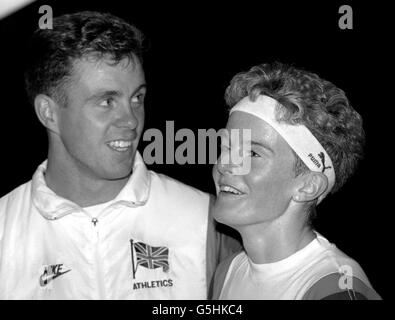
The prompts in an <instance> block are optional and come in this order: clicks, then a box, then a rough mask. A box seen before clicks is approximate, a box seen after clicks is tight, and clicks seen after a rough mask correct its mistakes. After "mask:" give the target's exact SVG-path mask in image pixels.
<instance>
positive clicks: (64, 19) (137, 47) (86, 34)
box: [25, 11, 144, 105]
mask: <svg viewBox="0 0 395 320" xmlns="http://www.w3.org/2000/svg"><path fill="white" fill-rule="evenodd" d="M143 38H144V37H143V34H142V32H141V31H140V30H138V29H137V28H136V27H134V26H133V25H131V24H129V23H127V22H125V21H124V20H122V19H120V18H118V17H115V16H113V15H111V14H109V13H99V12H93V11H84V12H78V13H73V14H65V15H62V16H59V17H56V18H54V19H53V29H37V30H36V31H35V33H34V34H33V37H32V39H31V41H30V48H29V52H28V55H27V56H28V61H26V64H27V68H26V72H25V84H26V91H27V94H28V97H29V100H30V101H31V102H32V103H34V99H35V97H36V96H37V95H38V94H46V95H48V96H51V97H52V98H54V99H55V100H56V101H57V102H58V103H62V104H64V105H65V104H66V100H65V99H66V97H65V95H64V90H63V88H64V85H65V84H66V83H67V80H68V79H69V78H70V76H71V74H72V69H73V61H75V60H76V59H79V58H82V57H85V56H90V55H92V56H94V57H95V58H97V59H103V58H105V59H109V60H111V61H112V62H114V64H117V63H119V61H121V60H123V59H124V58H129V59H131V60H132V61H134V60H135V58H137V59H138V60H139V62H140V63H142V54H143V51H144V47H143Z"/></svg>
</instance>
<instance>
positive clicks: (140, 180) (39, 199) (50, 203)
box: [32, 152, 151, 220]
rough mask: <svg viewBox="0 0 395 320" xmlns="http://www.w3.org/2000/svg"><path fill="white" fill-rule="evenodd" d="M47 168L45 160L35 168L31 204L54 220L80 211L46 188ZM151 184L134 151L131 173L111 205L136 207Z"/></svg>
mask: <svg viewBox="0 0 395 320" xmlns="http://www.w3.org/2000/svg"><path fill="white" fill-rule="evenodd" d="M46 169H47V160H45V161H44V162H43V163H42V164H41V165H40V166H39V167H38V168H37V170H36V172H35V173H34V175H33V179H32V199H33V204H34V205H35V206H36V208H37V209H38V211H39V212H40V213H41V215H43V216H44V217H45V218H47V219H50V220H56V219H59V218H62V217H64V216H66V215H68V214H70V213H73V212H81V211H82V208H81V207H80V206H79V205H77V204H76V203H74V202H72V201H70V200H67V199H65V198H62V197H60V196H58V195H57V194H56V193H55V192H53V191H52V190H51V189H50V188H48V186H47V184H46V182H45V179H44V173H45V170H46ZM150 186H151V179H150V175H149V171H148V170H147V168H146V166H145V164H144V161H143V159H142V157H141V155H140V153H139V152H136V155H135V158H134V164H133V173H132V175H131V176H130V178H129V180H128V182H127V183H126V185H125V186H124V187H123V188H122V190H121V191H120V193H119V194H118V195H117V196H116V197H115V199H113V200H112V201H111V205H110V206H111V207H120V206H127V207H132V208H134V207H138V206H143V205H145V203H146V202H147V200H148V197H149V192H150Z"/></svg>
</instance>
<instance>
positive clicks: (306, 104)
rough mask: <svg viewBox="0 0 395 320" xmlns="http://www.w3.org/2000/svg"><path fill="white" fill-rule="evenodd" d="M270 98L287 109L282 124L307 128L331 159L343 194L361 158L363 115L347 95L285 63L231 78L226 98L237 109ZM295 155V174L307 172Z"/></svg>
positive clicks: (336, 184) (334, 190) (314, 75)
mask: <svg viewBox="0 0 395 320" xmlns="http://www.w3.org/2000/svg"><path fill="white" fill-rule="evenodd" d="M260 94H263V95H267V96H270V97H272V98H273V99H275V100H277V101H278V102H279V103H280V104H282V105H283V106H284V107H285V110H284V113H283V114H281V115H280V117H279V120H280V121H285V122H286V123H289V124H303V125H305V126H306V127H307V128H308V129H309V130H310V131H311V132H312V134H313V135H314V136H315V137H316V139H317V140H318V141H319V142H320V143H321V145H322V146H323V147H324V149H325V150H326V152H327V153H328V155H329V157H330V158H331V160H332V163H333V166H334V169H335V173H336V182H335V185H334V187H333V189H332V191H331V192H332V193H334V192H336V191H337V190H339V189H340V188H341V187H342V186H343V185H344V183H345V182H346V181H347V179H348V178H349V177H350V176H351V175H352V174H353V173H354V172H355V169H356V167H357V163H358V161H359V160H360V159H362V157H363V146H364V141H365V134H364V130H363V128H362V118H361V116H360V115H359V114H358V113H357V112H356V111H355V110H354V109H353V108H352V106H351V104H350V102H349V101H348V99H347V97H346V95H345V93H344V92H343V91H342V90H341V89H339V88H337V87H336V86H335V85H334V84H332V83H331V82H329V81H326V80H324V79H321V78H320V77H319V76H318V75H316V74H314V73H311V72H307V71H304V70H300V69H296V68H295V67H292V66H288V65H285V64H281V63H278V62H277V63H273V64H262V65H258V66H254V67H253V68H251V69H250V70H249V71H247V72H241V73H239V74H237V75H236V76H234V77H233V79H232V80H231V83H230V85H229V86H228V88H227V89H226V93H225V99H226V102H227V104H228V106H229V107H233V106H234V105H235V104H236V103H237V102H239V101H240V100H241V99H242V98H244V97H246V96H249V97H250V99H251V100H252V101H254V100H255V98H256V97H257V96H258V95H260ZM294 154H295V159H296V161H295V174H296V175H299V174H302V173H304V172H306V171H308V170H309V169H308V168H307V166H306V165H305V164H304V163H303V162H302V160H301V159H300V158H299V157H298V156H297V155H296V153H294Z"/></svg>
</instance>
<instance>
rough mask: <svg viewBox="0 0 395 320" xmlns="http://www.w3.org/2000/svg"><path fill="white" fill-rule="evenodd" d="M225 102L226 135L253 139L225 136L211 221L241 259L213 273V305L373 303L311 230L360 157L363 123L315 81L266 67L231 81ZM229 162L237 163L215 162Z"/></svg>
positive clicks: (346, 261)
mask: <svg viewBox="0 0 395 320" xmlns="http://www.w3.org/2000/svg"><path fill="white" fill-rule="evenodd" d="M226 101H227V104H228V105H229V106H230V107H231V110H230V116H229V120H228V124H227V129H228V130H229V131H232V130H251V131H250V133H251V134H250V138H249V139H248V138H247V139H244V136H243V137H242V141H241V142H240V141H238V139H235V138H233V137H235V135H231V134H228V136H227V137H226V136H225V140H224V143H223V147H222V152H221V157H220V159H219V161H218V164H217V165H216V166H215V167H214V170H213V176H214V181H215V184H216V188H217V193H218V196H217V200H216V202H215V206H214V218H215V219H216V220H218V221H220V222H222V223H224V224H227V225H229V226H231V227H233V228H234V229H236V230H237V231H238V232H239V233H240V234H241V236H242V239H243V245H244V249H245V251H242V252H240V253H238V254H235V255H233V256H232V257H230V258H229V259H227V260H226V261H224V262H222V263H221V264H220V266H219V268H218V270H217V272H216V276H215V281H214V299H218V298H219V299H314V300H315V299H379V298H380V297H379V296H378V295H377V293H376V292H375V291H374V290H373V288H372V286H371V284H370V283H369V281H368V279H367V277H366V275H365V274H364V272H363V270H362V269H361V267H360V266H359V265H358V263H357V262H356V261H354V260H353V259H351V258H349V257H348V256H347V255H345V254H344V253H343V252H341V251H340V250H339V249H337V248H336V247H335V246H334V245H333V244H331V243H329V242H328V240H326V239H325V238H324V237H323V236H322V235H320V234H318V233H317V232H316V231H314V230H313V229H312V227H311V223H310V220H311V216H312V214H313V213H314V212H315V207H316V205H317V204H318V203H320V202H321V201H322V200H323V199H324V198H325V196H326V195H327V194H328V193H329V192H332V193H333V192H336V191H337V190H339V189H340V188H341V187H342V186H343V185H344V183H345V182H346V181H347V179H348V178H349V177H350V175H351V174H352V173H353V172H354V171H355V168H356V165H357V162H358V160H359V159H360V158H361V157H362V147H363V142H364V131H363V128H362V119H361V116H360V115H359V114H358V113H357V112H356V111H355V110H354V109H353V108H352V107H351V105H350V103H349V101H348V100H347V98H346V96H345V94H344V92H343V91H342V90H340V89H339V88H337V87H335V86H334V85H333V84H332V83H330V82H328V81H325V80H323V79H321V78H320V77H318V76H317V75H316V74H313V73H309V72H306V71H303V70H298V69H296V68H293V67H289V66H286V65H282V64H279V63H278V64H263V65H259V66H256V67H253V68H252V69H251V70H250V71H248V72H243V73H240V74H238V75H236V76H235V77H234V78H233V79H232V81H231V84H230V85H229V87H228V88H227V90H226ZM236 136H237V135H236ZM233 153H237V154H242V155H243V156H242V157H243V158H242V159H243V161H241V162H239V163H235V162H229V161H227V162H224V161H222V159H229V158H230V159H232V157H230V156H229V155H230V154H233ZM246 161H247V162H249V166H250V170H249V172H248V173H246V174H240V172H239V171H238V169H239V167H240V166H241V165H244V166H245V164H244V162H246ZM227 163H230V164H227Z"/></svg>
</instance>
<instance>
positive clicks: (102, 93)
mask: <svg viewBox="0 0 395 320" xmlns="http://www.w3.org/2000/svg"><path fill="white" fill-rule="evenodd" d="M146 88H147V85H146V84H145V83H143V84H141V85H139V86H138V87H137V88H136V89H135V90H134V91H133V93H132V96H134V95H135V94H136V93H137V92H139V91H140V90H142V89H146ZM121 95H122V93H121V92H120V91H117V90H106V89H103V90H99V91H98V92H97V93H95V94H93V95H92V96H90V97H88V98H87V101H92V100H97V99H101V98H104V97H117V96H118V97H119V96H121Z"/></svg>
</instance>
